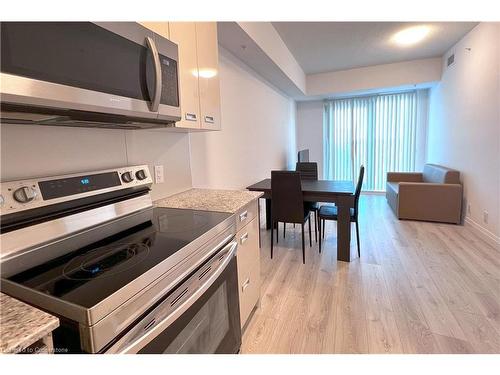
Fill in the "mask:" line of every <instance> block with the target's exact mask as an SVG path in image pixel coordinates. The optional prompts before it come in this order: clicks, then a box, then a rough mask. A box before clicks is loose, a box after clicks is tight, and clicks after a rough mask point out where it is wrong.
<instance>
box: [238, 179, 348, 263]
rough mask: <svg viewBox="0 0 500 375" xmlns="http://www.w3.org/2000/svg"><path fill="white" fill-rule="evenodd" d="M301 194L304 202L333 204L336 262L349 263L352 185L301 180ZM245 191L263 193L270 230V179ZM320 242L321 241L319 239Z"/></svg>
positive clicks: (337, 181)
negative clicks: (335, 215) (335, 223)
mask: <svg viewBox="0 0 500 375" xmlns="http://www.w3.org/2000/svg"><path fill="white" fill-rule="evenodd" d="M301 184H302V194H303V197H304V201H305V202H325V203H335V205H336V206H337V211H338V218H337V260H339V261H344V262H350V261H351V213H350V209H351V208H354V184H353V182H352V181H344V180H302V181H301ZM247 190H250V191H260V192H262V193H264V195H262V197H261V198H263V199H265V200H266V229H271V197H272V194H271V179H270V178H266V179H264V180H262V181H259V182H257V183H255V184H253V185H250V186H247ZM320 240H321V239H320Z"/></svg>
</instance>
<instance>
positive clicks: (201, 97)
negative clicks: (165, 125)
mask: <svg viewBox="0 0 500 375" xmlns="http://www.w3.org/2000/svg"><path fill="white" fill-rule="evenodd" d="M169 30H170V39H171V40H172V41H173V42H174V43H176V44H177V45H178V46H179V86H180V87H179V91H180V99H181V112H182V119H181V121H178V122H177V123H176V125H175V128H177V129H187V130H190V129H194V130H220V128H221V122H220V88H219V59H218V53H219V51H218V44H217V23H216V22H170V23H169Z"/></svg>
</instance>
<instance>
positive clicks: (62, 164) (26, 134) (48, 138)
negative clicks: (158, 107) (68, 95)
mask: <svg viewBox="0 0 500 375" xmlns="http://www.w3.org/2000/svg"><path fill="white" fill-rule="evenodd" d="M0 159H1V173H0V176H1V181H9V180H16V179H22V178H28V177H35V176H51V175H59V174H67V173H77V172H83V171H90V170H99V169H107V168H114V167H121V166H125V165H132V164H149V168H150V171H153V165H154V164H163V165H164V168H165V182H164V183H162V184H154V185H153V191H152V195H153V199H157V198H161V197H165V196H168V195H171V194H174V193H177V192H179V191H183V190H186V189H188V188H190V187H191V171H190V168H189V137H188V135H187V134H178V133H172V132H167V131H165V130H147V131H146V130H142V131H130V130H127V131H125V130H108V129H89V128H70V127H56V126H31V125H9V124H2V125H1V154H0Z"/></svg>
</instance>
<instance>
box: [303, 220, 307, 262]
mask: <svg viewBox="0 0 500 375" xmlns="http://www.w3.org/2000/svg"><path fill="white" fill-rule="evenodd" d="M302 264H306V245H305V241H304V223H302Z"/></svg>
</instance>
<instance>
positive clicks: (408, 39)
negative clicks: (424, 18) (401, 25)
mask: <svg viewBox="0 0 500 375" xmlns="http://www.w3.org/2000/svg"><path fill="white" fill-rule="evenodd" d="M430 31H431V28H430V27H429V26H425V25H422V26H413V27H409V28H407V29H404V30H401V31H399V32H397V33H396V34H394V36H393V37H392V41H393V42H394V43H396V44H398V45H400V46H410V45H412V44H416V43H418V42H420V41H422V40H423V39H424V38H425V37H426V36H427V35H429V33H430Z"/></svg>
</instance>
